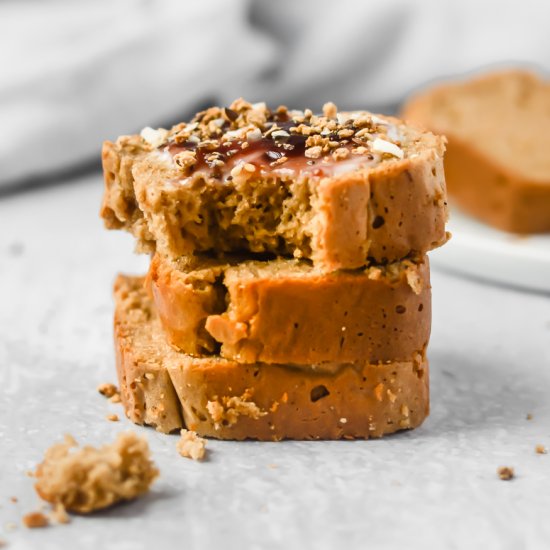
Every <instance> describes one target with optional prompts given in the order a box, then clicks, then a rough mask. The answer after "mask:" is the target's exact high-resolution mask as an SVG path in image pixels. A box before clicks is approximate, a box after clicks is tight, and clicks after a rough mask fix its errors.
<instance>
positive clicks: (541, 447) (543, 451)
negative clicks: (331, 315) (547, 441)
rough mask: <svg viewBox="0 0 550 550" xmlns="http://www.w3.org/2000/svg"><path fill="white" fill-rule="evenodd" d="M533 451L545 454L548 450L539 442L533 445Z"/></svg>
mask: <svg viewBox="0 0 550 550" xmlns="http://www.w3.org/2000/svg"><path fill="white" fill-rule="evenodd" d="M535 451H536V453H537V454H539V455H545V454H546V453H547V452H548V451H547V450H546V447H545V446H544V445H541V444H539V445H537V446H536V447H535Z"/></svg>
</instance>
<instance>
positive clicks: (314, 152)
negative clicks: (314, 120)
mask: <svg viewBox="0 0 550 550" xmlns="http://www.w3.org/2000/svg"><path fill="white" fill-rule="evenodd" d="M322 152H323V150H322V149H321V147H320V146H319V145H316V146H315V147H310V148H309V149H306V150H305V153H304V155H305V156H306V157H307V158H310V159H318V158H319V157H320V156H321V153H322Z"/></svg>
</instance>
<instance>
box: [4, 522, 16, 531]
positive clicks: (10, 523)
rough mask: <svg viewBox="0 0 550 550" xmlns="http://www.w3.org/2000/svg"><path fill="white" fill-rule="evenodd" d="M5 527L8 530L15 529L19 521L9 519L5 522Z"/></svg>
mask: <svg viewBox="0 0 550 550" xmlns="http://www.w3.org/2000/svg"><path fill="white" fill-rule="evenodd" d="M4 529H5V530H6V531H8V532H10V531H15V530H16V529H17V523H13V521H8V523H5V524H4Z"/></svg>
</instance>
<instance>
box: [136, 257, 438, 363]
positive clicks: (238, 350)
mask: <svg viewBox="0 0 550 550" xmlns="http://www.w3.org/2000/svg"><path fill="white" fill-rule="evenodd" d="M147 284H148V287H149V289H150V291H151V294H152V296H153V300H154V302H155V305H156V310H157V311H158V314H159V317H160V320H161V322H162V325H163V328H164V330H165V332H166V335H167V338H168V340H169V341H170V343H171V344H172V345H174V346H176V347H177V348H179V349H181V350H182V351H184V352H186V353H189V354H192V355H205V354H207V355H208V354H212V352H213V351H217V349H218V348H219V346H220V345H221V350H220V352H219V353H220V355H221V356H222V357H225V358H227V359H231V360H233V361H236V362H238V363H256V362H262V363H282V364H295V365H310V364H313V363H325V362H339V363H342V362H356V361H370V362H379V361H401V360H408V359H409V358H410V357H411V356H412V354H413V353H414V352H417V351H418V350H422V349H425V348H426V346H427V345H428V341H429V337H430V328H431V290H430V289H431V287H430V274H429V263H428V258H427V256H423V257H421V258H419V259H418V260H416V261H411V260H406V261H403V262H399V263H395V264H390V265H387V266H383V267H372V268H367V269H364V270H359V271H353V272H349V271H341V272H335V273H331V274H323V273H322V272H320V271H319V270H318V269H315V268H313V267H311V266H309V265H308V264H307V263H306V262H298V261H296V260H273V261H270V262H254V261H247V262H241V263H237V261H236V260H234V261H233V262H231V261H230V260H220V261H213V260H210V259H204V260H202V261H201V260H198V259H195V261H194V262H192V263H191V265H182V263H181V262H180V263H177V262H171V261H169V260H167V259H166V258H162V257H161V256H160V255H158V254H157V255H155V256H154V258H153V259H152V261H151V266H150V271H149V274H148V277H147Z"/></svg>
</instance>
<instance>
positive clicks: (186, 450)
mask: <svg viewBox="0 0 550 550" xmlns="http://www.w3.org/2000/svg"><path fill="white" fill-rule="evenodd" d="M180 434H181V437H180V439H179V441H178V442H177V444H176V449H177V450H178V453H179V454H180V455H181V456H183V457H185V458H191V459H193V460H202V459H203V458H204V455H205V452H206V451H205V447H206V439H203V438H202V437H199V436H198V435H197V433H196V432H194V431H192V430H181V431H180Z"/></svg>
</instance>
